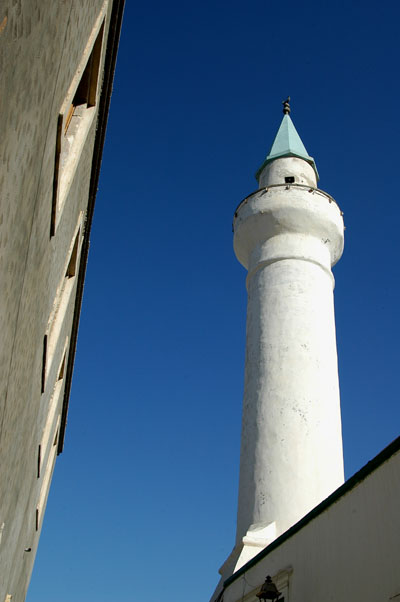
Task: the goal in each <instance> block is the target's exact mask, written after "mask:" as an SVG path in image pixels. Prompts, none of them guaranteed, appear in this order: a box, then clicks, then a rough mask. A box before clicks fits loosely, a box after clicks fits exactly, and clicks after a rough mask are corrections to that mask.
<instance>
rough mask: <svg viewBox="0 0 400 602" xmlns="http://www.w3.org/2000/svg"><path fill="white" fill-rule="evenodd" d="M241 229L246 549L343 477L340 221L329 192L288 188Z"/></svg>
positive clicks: (265, 195) (243, 210)
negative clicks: (252, 535)
mask: <svg viewBox="0 0 400 602" xmlns="http://www.w3.org/2000/svg"><path fill="white" fill-rule="evenodd" d="M278 162H279V160H278V161H275V163H278ZM302 163H304V162H302ZM234 230H235V239H234V246H235V252H236V254H237V257H238V259H239V261H241V262H242V263H243V265H244V266H245V267H246V268H247V269H248V270H249V274H248V278H247V286H248V309H247V342H246V367H245V389H244V399H243V424H242V445H241V459H240V483H239V504H238V524H237V545H240V543H241V541H242V538H243V537H244V536H245V535H246V532H247V531H248V529H249V528H250V526H251V525H257V526H264V527H265V526H267V525H269V524H271V523H275V535H274V536H273V538H275V537H277V536H279V535H280V534H281V533H283V532H284V531H286V530H287V529H288V528H289V527H290V526H291V525H293V524H294V523H295V522H297V521H298V520H299V519H300V518H301V517H302V516H304V515H305V514H306V513H307V512H308V511H309V510H311V509H312V508H313V507H314V506H316V505H317V504H318V503H319V502H320V501H321V500H323V499H324V498H325V497H327V496H328V495H329V494H330V493H331V492H332V491H334V490H335V489H336V488H337V487H338V486H339V485H340V484H341V483H342V482H343V478H344V477H343V454H342V437H341V420H340V401H339V384H338V370H337V353H336V335H335V321H334V305H333V284H334V280H333V276H332V273H331V269H330V268H331V264H333V263H335V262H336V261H337V260H338V259H339V257H340V256H341V253H342V250H343V220H342V217H341V213H340V210H339V208H338V207H337V205H336V203H334V202H332V200H331V199H330V198H329V197H328V196H327V195H324V194H323V193H319V192H318V193H310V192H309V190H308V187H304V188H303V187H287V186H285V185H283V186H275V187H273V188H270V189H269V190H268V191H267V192H265V191H260V192H259V193H257V194H255V195H252V196H251V197H249V199H248V200H247V202H245V203H243V204H242V205H241V207H239V209H238V211H237V217H236V220H235V223H234ZM264 545H266V544H264ZM255 552H256V551H255Z"/></svg>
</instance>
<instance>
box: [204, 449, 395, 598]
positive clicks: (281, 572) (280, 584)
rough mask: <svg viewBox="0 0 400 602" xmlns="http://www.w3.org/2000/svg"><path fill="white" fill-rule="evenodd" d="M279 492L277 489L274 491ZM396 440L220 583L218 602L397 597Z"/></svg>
mask: <svg viewBox="0 0 400 602" xmlns="http://www.w3.org/2000/svg"><path fill="white" fill-rule="evenodd" d="M282 496H283V497H284V496H285V491H282ZM399 501H400V437H398V438H397V439H396V440H395V441H393V442H392V443H391V444H390V445H389V446H388V447H386V448H385V449H384V450H383V451H382V452H381V453H380V454H378V455H377V456H376V457H375V458H374V459H373V460H371V461H370V462H369V463H368V464H366V466H364V467H363V468H362V469H361V470H359V471H358V472H357V473H356V474H355V475H354V476H352V477H351V478H350V479H349V480H348V481H346V483H344V485H342V486H341V487H339V489H337V490H336V491H335V492H334V493H333V494H332V495H330V496H329V497H328V498H327V499H326V500H324V501H323V502H321V503H320V504H319V505H318V506H317V507H316V508H314V509H313V510H312V511H311V512H309V513H308V514H307V515H306V516H305V517H304V518H302V519H301V520H300V521H299V522H297V523H296V524H295V525H293V526H292V527H291V528H290V529H289V530H288V531H286V532H285V533H283V534H282V535H281V536H280V537H278V539H276V540H275V541H274V542H273V543H271V544H270V545H269V546H267V547H266V548H265V549H264V550H262V551H261V552H260V553H259V554H257V556H255V557H254V558H253V559H252V560H250V561H249V562H248V563H247V564H245V565H244V566H242V567H241V568H240V569H239V570H238V571H236V572H235V573H234V574H233V575H232V576H231V577H229V578H228V579H226V580H225V582H224V584H223V587H222V589H221V591H220V592H219V595H218V596H217V597H216V598H215V599H216V600H218V602H239V601H240V602H257V601H258V598H257V596H256V595H257V593H258V592H259V591H260V588H261V586H262V584H263V583H264V581H265V578H266V576H267V575H271V577H272V579H273V581H274V583H275V585H276V586H277V588H278V590H279V591H280V592H281V596H280V598H279V600H282V599H284V602H331V601H332V602H337V601H342V600H343V601H346V602H347V601H351V602H390V601H393V602H397V601H398V600H400V562H399V561H400V512H399Z"/></svg>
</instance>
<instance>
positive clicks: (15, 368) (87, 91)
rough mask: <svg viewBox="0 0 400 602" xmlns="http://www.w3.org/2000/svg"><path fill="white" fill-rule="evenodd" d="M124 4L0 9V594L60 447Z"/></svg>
mask: <svg viewBox="0 0 400 602" xmlns="http://www.w3.org/2000/svg"><path fill="white" fill-rule="evenodd" d="M122 13H123V1H120V0H115V1H112V0H88V1H87V2H84V3H81V2H75V1H71V2H50V1H47V0H46V1H45V2H43V1H39V0H33V1H32V0H29V1H28V0H16V1H12V2H11V0H10V1H8V0H6V2H5V3H3V4H2V6H1V8H0V74H1V75H0V77H1V89H2V94H1V96H0V115H1V121H2V124H3V135H2V137H1V142H0V156H1V162H0V193H1V198H0V205H1V207H0V249H1V251H0V258H1V259H0V332H1V333H2V341H1V348H0V354H1V355H0V371H1V372H0V383H1V384H0V387H1V389H0V600H1V601H3V600H7V601H10V600H12V601H13V602H23V600H24V599H25V596H26V591H27V588H28V584H29V579H30V575H31V571H32V567H33V562H34V558H35V554H36V549H37V545H38V540H39V536H40V530H41V526H42V521H43V515H44V511H45V507H46V501H47V495H48V491H49V487H50V482H51V478H52V473H53V470H54V464H55V461H56V457H57V455H58V454H60V453H61V452H62V450H63V442H64V433H65V426H66V419H67V409H68V399H69V394H70V388H71V378H72V370H73V363H74V354H75V347H76V341H77V332H78V323H79V314H80V307H81V301H82V291H83V284H84V278H85V270H86V262H87V254H88V248H89V234H90V227H91V221H92V216H93V208H94V201H95V195H96V191H97V185H98V177H99V170H100V163H101V154H102V148H103V144H104V137H105V129H106V123H107V115H108V109H109V103H110V97H111V90H112V81H113V74H114V68H115V61H116V53H117V48H118V41H119V33H120V27H121V21H122Z"/></svg>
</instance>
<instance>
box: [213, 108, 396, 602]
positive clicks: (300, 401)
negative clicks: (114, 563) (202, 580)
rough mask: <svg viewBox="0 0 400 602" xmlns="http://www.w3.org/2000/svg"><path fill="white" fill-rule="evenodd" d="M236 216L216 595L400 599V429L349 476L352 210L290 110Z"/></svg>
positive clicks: (227, 601)
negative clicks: (237, 444) (227, 511)
mask: <svg viewBox="0 0 400 602" xmlns="http://www.w3.org/2000/svg"><path fill="white" fill-rule="evenodd" d="M283 112H284V116H283V119H282V123H281V125H280V127H279V130H278V133H277V135H276V137H275V140H274V142H273V144H272V147H271V150H270V152H269V153H268V155H267V157H266V159H265V161H264V162H263V163H262V165H261V167H260V168H259V170H258V171H257V174H256V178H257V180H258V184H259V186H258V190H257V191H256V192H254V193H252V194H250V195H249V196H248V197H246V198H245V199H244V200H243V201H242V202H241V203H240V205H239V206H238V208H237V209H236V211H235V214H234V223H233V225H234V250H235V254H236V257H237V258H238V260H239V261H240V263H241V264H242V265H243V266H244V267H245V268H246V269H247V271H248V274H247V278H246V287H247V292H248V305H247V333H246V362H245V382H244V396H243V414H242V435H241V454H240V477H239V499H238V513H237V528H236V541H235V545H234V548H233V550H232V552H231V554H230V555H229V556H228V558H227V559H226V560H225V562H224V563H223V565H222V566H221V568H220V571H219V572H220V575H221V579H220V582H219V584H218V586H217V588H216V590H215V593H214V595H213V596H212V602H244V601H246V602H257V600H280V601H283V600H284V602H309V601H312V602H329V601H331V600H332V601H334V600H335V601H336V600H354V601H355V602H378V601H382V602H383V601H385V602H386V601H390V600H394V601H396V600H399V601H400V569H399V558H400V554H399V552H400V548H399V545H400V544H399V542H400V513H399V499H400V453H399V451H400V437H399V438H398V439H396V440H395V441H394V442H392V443H391V444H390V445H389V446H388V447H387V448H385V449H384V450H383V451H382V452H381V453H380V454H378V456H376V457H375V458H374V459H373V460H372V461H371V462H369V463H368V464H367V465H366V466H364V467H363V468H362V469H361V470H360V471H358V472H357V473H356V474H355V475H354V476H353V477H351V478H350V479H349V480H348V481H346V482H344V471H343V450H342V432H341V417H340V397H339V378H338V362H337V350H336V333H335V318H334V301H333V289H334V282H335V281H334V277H333V274H332V271H331V268H332V266H334V265H335V263H336V262H337V261H339V259H340V257H341V255H342V253H343V246H344V223H343V213H342V212H341V210H340V208H339V206H338V204H337V203H336V202H335V200H334V199H333V198H332V197H331V196H330V195H329V194H328V193H326V192H324V191H322V190H320V189H319V188H318V180H319V176H318V171H317V168H316V163H315V161H314V159H313V158H312V157H311V156H310V155H309V154H308V152H307V151H306V149H305V146H304V144H303V142H302V140H301V138H300V136H299V134H298V133H297V131H296V128H295V126H294V124H293V121H292V119H291V117H290V104H289V99H288V100H287V101H285V102H284V103H283Z"/></svg>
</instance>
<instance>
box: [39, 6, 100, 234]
mask: <svg viewBox="0 0 400 602" xmlns="http://www.w3.org/2000/svg"><path fill="white" fill-rule="evenodd" d="M106 10H107V0H106V1H105V2H104V4H103V7H102V9H101V11H100V14H99V16H98V18H97V20H96V23H95V25H94V27H93V30H92V33H91V34H90V36H89V39H88V43H87V45H86V48H85V50H84V52H83V55H82V59H81V61H80V64H79V66H78V69H77V71H76V73H75V76H74V78H73V80H72V82H71V85H70V87H69V90H68V93H67V95H66V97H65V99H64V102H63V104H62V106H61V109H60V113H59V116H58V123H57V139H56V146H55V163H54V180H53V200H52V207H51V220H50V236H54V234H55V232H56V229H57V226H58V223H59V221H60V217H61V214H62V211H63V209H64V205H65V201H66V197H67V195H68V192H69V189H70V187H71V184H72V181H73V179H74V177H75V172H76V169H77V167H78V165H79V161H80V156H81V153H82V149H83V147H84V145H85V142H86V138H87V135H88V132H89V129H90V126H91V124H92V121H93V119H94V116H95V113H96V104H97V91H98V83H99V74H100V62H101V54H102V45H103V37H104V28H105V25H104V20H105V13H106Z"/></svg>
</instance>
